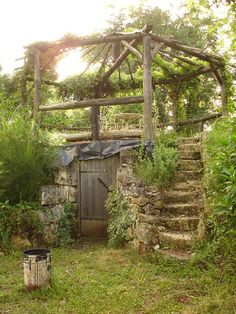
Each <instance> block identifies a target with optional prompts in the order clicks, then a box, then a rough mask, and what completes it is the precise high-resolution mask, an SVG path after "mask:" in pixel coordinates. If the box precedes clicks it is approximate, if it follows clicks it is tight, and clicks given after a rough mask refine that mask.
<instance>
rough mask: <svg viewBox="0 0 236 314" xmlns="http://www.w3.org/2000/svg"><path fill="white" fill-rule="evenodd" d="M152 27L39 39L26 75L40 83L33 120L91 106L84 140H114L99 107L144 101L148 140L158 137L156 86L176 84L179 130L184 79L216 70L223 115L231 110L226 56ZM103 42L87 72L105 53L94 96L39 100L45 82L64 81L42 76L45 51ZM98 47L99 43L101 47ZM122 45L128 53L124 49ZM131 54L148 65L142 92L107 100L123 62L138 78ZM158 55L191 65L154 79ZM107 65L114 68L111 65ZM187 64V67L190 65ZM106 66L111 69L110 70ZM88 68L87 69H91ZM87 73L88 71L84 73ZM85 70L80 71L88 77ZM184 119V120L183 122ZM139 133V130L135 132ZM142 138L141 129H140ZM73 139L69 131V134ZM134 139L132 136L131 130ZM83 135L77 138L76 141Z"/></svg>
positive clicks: (94, 45) (146, 136)
mask: <svg viewBox="0 0 236 314" xmlns="http://www.w3.org/2000/svg"><path fill="white" fill-rule="evenodd" d="M151 29H152V27H151V26H150V25H146V26H145V27H144V28H143V29H142V30H140V31H136V32H132V33H113V34H111V35H107V36H103V37H97V38H95V37H81V38H69V39H64V40H61V41H57V42H46V43H44V42H43V43H36V44H33V45H31V46H28V47H26V48H28V49H32V50H33V51H34V52H35V66H34V79H33V78H30V77H27V78H26V80H34V84H35V98H34V110H33V118H34V120H35V121H37V117H38V111H51V110H67V109H75V108H86V107H91V134H90V133H89V134H88V135H86V136H82V137H81V139H85V138H86V139H92V140H98V139H101V138H110V135H108V136H104V135H103V134H101V133H100V127H99V112H100V110H99V107H100V106H113V105H120V104H133V103H136V104H137V103H144V106H143V108H144V109H143V115H144V117H143V118H144V130H143V132H144V134H143V135H144V138H145V139H146V140H152V139H153V126H152V103H153V96H152V93H153V88H156V86H158V85H165V84H172V85H173V91H174V92H173V107H172V108H173V112H172V117H173V122H172V125H173V127H174V128H175V127H176V126H177V125H179V121H178V117H177V99H178V93H179V90H180V88H181V84H182V82H183V81H186V80H191V79H194V78H196V77H198V76H200V75H204V74H206V73H212V74H213V76H214V77H215V79H216V81H217V82H218V84H219V85H220V88H221V101H222V115H226V114H227V95H226V87H225V83H224V80H223V78H222V74H221V71H222V69H223V67H224V60H223V58H222V57H221V56H217V55H212V54H209V53H206V52H204V51H203V50H201V49H198V48H194V47H190V46H186V45H183V44H182V43H180V42H179V41H177V40H175V39H171V38H165V37H161V36H158V35H156V34H153V33H152V32H151ZM98 45H101V46H100V47H101V49H97V50H96V54H95V57H94V58H93V59H92V61H90V62H89V64H88V66H87V68H86V70H87V69H88V68H89V67H90V66H91V65H92V64H93V62H95V60H96V58H97V57H98V55H101V53H102V52H103V55H104V59H103V61H102V62H101V68H100V70H99V71H98V77H97V80H96V82H97V85H96V86H95V89H94V99H84V100H78V101H73V102H65V103H59V104H49V105H45V104H41V103H40V101H41V100H40V99H41V97H40V86H41V84H42V83H43V84H49V85H54V86H60V83H57V82H51V81H48V80H41V78H40V69H41V68H40V53H43V52H45V51H49V50H50V49H54V50H53V51H55V55H60V54H62V53H63V52H65V51H68V50H70V49H74V48H77V47H83V48H88V47H89V46H91V49H90V48H89V49H87V51H86V49H85V50H84V51H85V52H84V55H85V54H87V53H89V52H90V51H92V49H93V47H97V46H98ZM97 48H98V47H97ZM111 49H112V51H113V62H112V64H110V63H108V55H109V53H110V50H111ZM122 49H123V51H122ZM140 51H142V52H140ZM130 54H132V56H133V57H134V58H135V59H136V62H137V64H139V65H141V67H142V69H143V95H140V96H129V97H121V98H105V97H104V89H106V84H107V83H108V81H109V78H110V77H111V75H112V74H113V73H114V72H115V71H119V77H120V66H121V65H122V63H123V62H126V63H127V66H128V70H129V73H130V77H131V81H132V82H135V79H134V76H133V74H132V70H131V66H130V63H129V60H128V58H127V57H128V56H129V55H130ZM156 54H158V55H159V56H161V57H162V58H164V59H168V60H171V61H173V62H175V63H176V64H178V65H180V66H181V67H182V69H186V71H185V73H182V74H181V75H179V76H173V75H172V76H170V77H169V78H166V79H154V78H153V76H152V70H151V66H152V62H153V59H154V57H155V55H156ZM189 56H190V57H194V58H195V59H199V60H201V61H204V62H205V63H206V65H205V66H204V65H198V64H197V62H195V59H194V60H192V59H190V58H189ZM107 63H108V64H109V68H107ZM187 65H188V66H187ZM189 65H191V66H193V67H194V69H195V70H193V71H189ZM105 66H106V68H105ZM86 70H85V71H86ZM83 73H84V72H83ZM83 73H82V74H81V75H83ZM181 123H182V122H181ZM133 134H134V135H135V132H133ZM114 136H115V137H116V138H120V137H123V135H121V136H119V135H118V134H115V135H114ZM136 136H137V132H136ZM67 137H68V139H69V140H71V138H72V137H73V136H72V137H71V138H69V135H68V136H67ZM129 137H132V135H131V134H129ZM78 138H80V137H79V136H77V139H78Z"/></svg>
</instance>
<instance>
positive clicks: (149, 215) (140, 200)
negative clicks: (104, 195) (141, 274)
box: [117, 150, 163, 251]
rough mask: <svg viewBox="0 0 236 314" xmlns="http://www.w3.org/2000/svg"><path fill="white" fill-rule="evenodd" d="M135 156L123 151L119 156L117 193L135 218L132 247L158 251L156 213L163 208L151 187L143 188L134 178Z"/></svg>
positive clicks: (155, 188) (157, 218) (158, 228)
mask: <svg viewBox="0 0 236 314" xmlns="http://www.w3.org/2000/svg"><path fill="white" fill-rule="evenodd" d="M135 156H136V153H135V151H133V150H126V151H123V152H121V154H120V161H121V164H120V167H119V169H118V173H117V188H118V191H119V192H120V193H121V194H122V195H123V196H124V197H126V198H127V199H128V201H129V204H130V208H131V210H132V212H133V213H134V215H135V222H134V224H133V227H132V229H131V230H130V232H129V233H130V235H131V238H132V244H133V246H134V247H135V248H136V249H138V250H140V251H146V250H150V249H154V248H158V247H159V237H158V232H159V231H160V230H162V228H163V226H162V225H161V219H160V210H161V208H162V207H163V200H162V192H161V191H160V190H159V189H158V188H157V187H154V186H145V185H144V184H143V183H142V182H141V181H140V180H139V179H138V178H137V177H136V176H135V174H134V162H135Z"/></svg>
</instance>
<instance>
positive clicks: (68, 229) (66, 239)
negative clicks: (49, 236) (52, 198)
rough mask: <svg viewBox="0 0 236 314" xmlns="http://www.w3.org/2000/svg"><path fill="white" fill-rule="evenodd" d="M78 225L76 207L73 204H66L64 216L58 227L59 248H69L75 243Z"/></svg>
mask: <svg viewBox="0 0 236 314" xmlns="http://www.w3.org/2000/svg"><path fill="white" fill-rule="evenodd" d="M76 224H77V220H76V211H75V207H74V205H73V204H71V203H66V204H65V207H64V215H63V216H62V217H61V219H60V221H59V225H58V237H59V246H61V247H67V246H69V245H71V244H73V243H74V242H75V234H76Z"/></svg>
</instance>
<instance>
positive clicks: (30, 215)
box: [0, 201, 43, 252]
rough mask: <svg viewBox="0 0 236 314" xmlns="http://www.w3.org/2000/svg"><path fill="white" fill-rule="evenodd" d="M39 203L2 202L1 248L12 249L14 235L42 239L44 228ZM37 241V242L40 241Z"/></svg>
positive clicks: (0, 207) (7, 250)
mask: <svg viewBox="0 0 236 314" xmlns="http://www.w3.org/2000/svg"><path fill="white" fill-rule="evenodd" d="M39 209H40V205H39V204H37V203H28V202H21V203H19V204H16V205H10V204H9V202H8V201H6V202H5V203H0V248H2V249H3V251H4V252H9V251H11V249H12V236H14V235H17V236H22V237H23V238H28V239H29V240H36V239H37V240H38V241H41V239H42V234H43V228H42V223H41V221H40V218H39V214H38V211H39ZM38 241H37V242H38Z"/></svg>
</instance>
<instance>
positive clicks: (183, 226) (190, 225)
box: [160, 216, 199, 231]
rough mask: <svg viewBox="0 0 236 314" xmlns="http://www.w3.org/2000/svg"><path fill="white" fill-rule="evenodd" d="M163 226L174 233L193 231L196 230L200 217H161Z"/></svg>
mask: <svg viewBox="0 0 236 314" xmlns="http://www.w3.org/2000/svg"><path fill="white" fill-rule="evenodd" d="M160 222H161V224H162V225H163V226H164V227H165V228H166V229H168V230H172V231H192V230H196V229H197V226H198V223H199V218H198V217H194V216H192V217H186V216H180V217H174V218H169V217H160Z"/></svg>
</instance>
